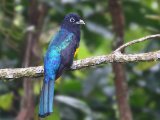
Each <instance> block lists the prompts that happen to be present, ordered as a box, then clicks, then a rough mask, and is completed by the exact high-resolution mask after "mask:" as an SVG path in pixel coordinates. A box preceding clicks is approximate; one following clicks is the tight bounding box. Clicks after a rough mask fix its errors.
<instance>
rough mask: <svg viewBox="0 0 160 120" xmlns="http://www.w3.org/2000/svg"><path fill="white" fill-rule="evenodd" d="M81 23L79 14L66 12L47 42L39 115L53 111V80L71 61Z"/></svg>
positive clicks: (78, 37) (68, 66)
mask: <svg viewBox="0 0 160 120" xmlns="http://www.w3.org/2000/svg"><path fill="white" fill-rule="evenodd" d="M81 24H85V23H84V21H83V20H81V19H80V16H79V15H77V14H75V13H70V14H67V15H66V16H65V18H64V20H63V21H62V23H61V26H60V30H59V31H58V32H57V33H56V35H55V37H53V38H52V40H51V42H50V44H49V47H48V49H47V52H46V54H45V56H44V80H43V86H42V90H41V95H40V104H39V116H40V117H45V116H48V115H49V114H51V113H52V112H53V98H54V82H55V80H56V79H57V78H59V77H60V76H61V75H62V73H63V71H64V70H65V69H67V68H70V66H71V65H72V63H73V58H74V54H75V52H76V49H77V48H78V47H79V42H80V25H81Z"/></svg>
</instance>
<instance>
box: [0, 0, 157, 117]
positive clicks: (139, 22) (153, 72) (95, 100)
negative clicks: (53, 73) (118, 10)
mask: <svg viewBox="0 0 160 120" xmlns="http://www.w3.org/2000/svg"><path fill="white" fill-rule="evenodd" d="M1 2H2V3H1V4H0V68H7V67H8V68H12V67H20V66H21V64H22V54H23V53H22V50H23V48H24V46H25V44H23V43H24V40H25V37H26V36H25V33H26V31H27V29H28V23H27V21H26V18H27V17H28V15H27V11H28V6H29V4H30V0H26V1H20V0H13V1H5V0H3V1H1ZM38 2H39V3H43V4H46V5H47V7H48V12H47V15H46V16H45V17H46V18H45V22H44V24H43V31H42V33H41V37H40V46H41V48H42V50H43V51H44V52H43V54H44V53H45V51H46V49H47V46H48V42H49V37H48V36H49V35H50V36H51V35H54V34H55V32H56V31H57V29H58V26H59V25H60V22H61V20H62V19H63V17H64V15H65V14H67V13H69V12H77V13H78V14H80V15H81V16H82V18H83V19H84V21H85V22H86V25H85V26H83V27H82V35H81V43H80V52H79V54H78V55H77V57H76V59H81V58H86V57H89V56H96V55H102V54H107V53H110V52H111V51H112V50H111V49H112V40H113V38H114V32H113V31H112V28H113V26H112V21H111V16H110V13H109V11H108V2H107V0H98V1H96V0H46V1H44V0H39V1H38ZM122 5H123V10H124V15H125V41H126V42H127V41H130V40H133V39H136V38H139V37H142V36H145V35H149V34H156V33H159V28H160V2H159V1H158V0H147V1H139V0H129V1H127V0H123V1H122ZM159 46H160V41H158V40H155V41H152V42H150V41H149V42H143V43H140V44H136V45H134V46H132V47H129V48H127V49H126V53H135V52H147V51H154V50H156V49H160V47H159ZM39 56H40V57H42V56H41V55H39ZM42 62H43V61H41V63H42ZM126 75H127V81H128V84H129V88H128V92H129V96H130V101H129V102H130V105H131V109H132V113H133V117H134V120H143V119H144V120H150V119H152V120H159V119H160V110H159V106H160V102H159V101H160V97H159V96H160V81H159V78H160V67H159V64H158V62H153V63H152V62H145V63H129V64H126ZM40 79H41V78H39V80H35V79H33V80H34V81H35V85H34V87H35V88H34V94H35V98H36V99H35V103H36V108H35V111H36V113H35V120H36V119H38V117H37V110H38V103H39V92H38V91H40V86H41V82H40ZM41 80H42V79H41ZM4 81H5V80H4ZM55 94H56V97H55V106H54V111H55V112H54V114H53V115H52V116H50V117H48V118H47V119H46V120H51V119H53V118H54V120H59V119H64V120H82V119H84V120H93V119H95V120H110V119H111V120H116V119H118V117H119V116H118V109H117V104H116V98H115V88H114V81H113V74H112V70H111V66H110V65H103V66H98V67H93V68H90V69H84V70H79V71H74V72H68V71H67V72H65V74H64V75H63V76H62V78H61V80H58V82H56V86H55ZM21 95H23V89H22V84H21V83H18V81H16V80H14V81H11V82H1V84H0V116H2V117H3V118H1V117H0V119H7V118H8V117H9V118H14V117H15V116H16V114H17V113H18V112H19V106H20V101H19V99H18V98H19V97H20V96H21ZM58 97H61V99H57V98H58ZM62 97H66V98H67V99H64V98H62ZM63 99H64V100H65V101H63V102H62V100H63ZM73 101H76V102H73ZM82 105H83V107H82Z"/></svg>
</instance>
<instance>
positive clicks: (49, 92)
mask: <svg viewBox="0 0 160 120" xmlns="http://www.w3.org/2000/svg"><path fill="white" fill-rule="evenodd" d="M53 98H54V80H48V81H45V80H44V82H43V87H42V90H41V95H40V104H39V116H40V117H46V116H48V115H49V114H50V113H52V112H53Z"/></svg>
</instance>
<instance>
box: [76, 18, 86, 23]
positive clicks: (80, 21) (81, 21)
mask: <svg viewBox="0 0 160 120" xmlns="http://www.w3.org/2000/svg"><path fill="white" fill-rule="evenodd" d="M76 24H85V22H84V21H83V20H81V19H80V20H79V21H77V22H76Z"/></svg>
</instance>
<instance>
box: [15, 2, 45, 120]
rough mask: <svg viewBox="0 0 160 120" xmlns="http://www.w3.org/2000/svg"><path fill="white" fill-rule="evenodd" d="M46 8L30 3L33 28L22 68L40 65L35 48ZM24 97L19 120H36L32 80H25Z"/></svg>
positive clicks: (29, 32) (28, 38) (27, 39)
mask: <svg viewBox="0 0 160 120" xmlns="http://www.w3.org/2000/svg"><path fill="white" fill-rule="evenodd" d="M45 13H46V7H45V5H44V4H38V1H37V0H32V1H30V5H29V9H28V20H27V21H28V24H29V27H31V26H32V27H33V30H29V31H28V32H27V33H26V40H25V41H26V44H25V46H26V48H25V50H24V57H23V58H24V60H23V65H22V67H28V66H33V65H34V66H35V65H37V64H38V61H39V60H40V58H39V57H40V56H41V55H36V53H35V48H36V49H37V48H38V51H39V50H40V48H39V47H38V45H39V44H38V40H39V37H40V33H41V29H42V25H43V21H44V16H45ZM23 88H24V95H23V96H22V99H21V108H20V112H19V114H18V116H17V118H16V119H17V120H33V119H34V110H35V105H34V96H33V81H32V80H31V78H24V79H23Z"/></svg>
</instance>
